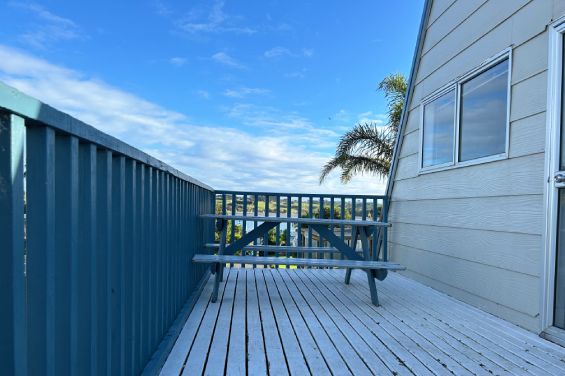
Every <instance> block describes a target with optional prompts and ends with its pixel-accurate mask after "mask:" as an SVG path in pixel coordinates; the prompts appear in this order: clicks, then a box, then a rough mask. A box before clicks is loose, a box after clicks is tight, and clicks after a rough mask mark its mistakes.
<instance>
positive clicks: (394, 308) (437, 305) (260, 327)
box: [161, 268, 565, 375]
mask: <svg viewBox="0 0 565 376" xmlns="http://www.w3.org/2000/svg"><path fill="white" fill-rule="evenodd" d="M343 277H344V271H343V270H336V269H269V268H265V269H239V268H232V269H229V268H226V269H225V280H224V282H222V283H221V285H220V291H219V298H218V302H217V303H211V302H210V291H209V290H210V288H211V285H212V279H210V280H209V281H208V283H207V285H206V286H205V288H204V290H203V293H202V295H201V296H200V297H199V299H198V301H197V303H196V305H195V307H194V309H193V311H192V312H191V314H190V316H189V318H188V320H187V322H186V324H185V327H184V328H183V330H182V332H181V334H180V336H179V338H178V339H177V343H176V344H175V346H174V348H173V349H172V351H171V353H170V355H169V358H168V359H167V362H166V363H165V366H164V367H163V369H162V370H161V375H179V373H181V372H184V374H187V375H192V374H202V373H203V371H205V373H207V374H223V373H224V372H225V373H226V374H230V375H238V374H245V372H246V371H247V372H248V374H249V375H264V374H266V373H267V372H269V373H270V374H271V375H273V374H277V375H279V374H283V375H284V374H314V375H318V374H330V373H332V374H334V375H338V374H339V375H342V374H360V375H364V374H367V375H368V374H379V375H381V374H382V375H386V374H393V372H394V373H396V374H398V375H410V374H416V375H425V374H429V375H444V374H456V375H469V374H477V375H512V374H524V375H557V374H565V350H564V349H563V348H561V347H559V346H557V345H555V344H553V343H551V342H548V341H546V340H544V339H542V338H540V337H538V336H536V335H535V334H533V333H530V332H527V331H525V330H523V329H521V328H518V327H516V326H514V325H512V324H510V323H508V322H506V321H503V320H501V319H498V318H496V317H494V316H492V315H489V314H487V313H485V312H483V311H480V310H478V309H476V308H474V307H471V306H468V305H466V304H465V303H462V302H459V301H457V300H455V299H453V298H450V297H449V296H447V295H445V294H442V293H440V292H437V291H435V290H433V289H431V288H428V287H425V286H423V285H421V284H419V283H417V282H415V281H412V280H410V279H408V278H405V277H402V276H399V275H397V274H396V273H390V274H389V277H388V278H387V279H386V280H385V281H383V282H377V289H378V291H379V298H380V302H381V306H380V307H375V306H373V305H372V304H371V301H370V296H369V291H368V288H367V281H366V274H365V273H364V272H355V273H353V275H352V278H351V284H350V285H345V284H344V283H343Z"/></svg>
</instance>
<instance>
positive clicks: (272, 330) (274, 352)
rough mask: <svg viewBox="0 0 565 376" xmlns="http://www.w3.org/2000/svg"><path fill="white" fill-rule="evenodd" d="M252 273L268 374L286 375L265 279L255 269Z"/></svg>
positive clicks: (284, 360) (283, 355)
mask: <svg viewBox="0 0 565 376" xmlns="http://www.w3.org/2000/svg"><path fill="white" fill-rule="evenodd" d="M254 272H255V281H256V283H257V295H258V297H259V311H260V312H261V322H262V323H263V334H264V336H263V338H264V340H265V350H266V353H267V366H268V368H269V373H270V374H273V375H288V374H289V372H288V371H289V369H288V368H287V364H286V358H285V351H284V348H283V345H282V341H281V337H280V334H279V330H278V327H277V322H276V320H275V315H274V313H273V307H272V306H271V302H270V299H269V293H268V292H267V286H266V285H265V279H264V278H263V272H262V270H257V269H255V270H254ZM288 351H296V349H288Z"/></svg>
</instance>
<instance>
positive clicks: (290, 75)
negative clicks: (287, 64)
mask: <svg viewBox="0 0 565 376" xmlns="http://www.w3.org/2000/svg"><path fill="white" fill-rule="evenodd" d="M306 71H307V70H306V68H302V69H301V70H299V71H295V72H289V73H285V75H284V76H285V77H286V78H304V77H306Z"/></svg>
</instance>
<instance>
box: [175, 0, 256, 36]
mask: <svg viewBox="0 0 565 376" xmlns="http://www.w3.org/2000/svg"><path fill="white" fill-rule="evenodd" d="M203 13H204V12H202V11H198V10H193V11H191V12H189V13H188V14H187V15H186V17H185V18H184V19H181V20H178V21H177V22H176V24H177V27H178V28H179V29H181V30H183V31H186V32H188V33H191V34H196V33H226V32H227V33H236V34H248V35H251V34H254V33H255V32H256V30H255V29H253V28H250V27H247V26H242V25H240V24H239V22H238V20H240V19H241V17H236V16H231V15H228V14H227V13H226V12H224V2H223V1H215V2H214V4H213V5H212V8H211V9H210V10H209V11H208V12H207V13H205V14H203Z"/></svg>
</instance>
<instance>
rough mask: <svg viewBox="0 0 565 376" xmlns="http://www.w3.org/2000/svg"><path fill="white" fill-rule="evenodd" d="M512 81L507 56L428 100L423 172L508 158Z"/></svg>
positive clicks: (423, 120) (422, 149) (422, 151)
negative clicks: (510, 87) (509, 106)
mask: <svg viewBox="0 0 565 376" xmlns="http://www.w3.org/2000/svg"><path fill="white" fill-rule="evenodd" d="M509 82H510V53H509V52H505V53H504V54H501V55H500V56H499V57H497V58H495V59H493V61H492V62H491V63H489V64H488V65H487V66H485V67H481V68H480V69H477V70H476V71H474V72H471V73H470V74H468V75H467V76H465V77H463V78H462V79H460V80H459V81H457V82H455V83H453V84H452V85H451V86H450V87H448V88H447V89H442V91H441V92H440V93H438V94H433V95H432V96H431V99H426V100H424V102H423V104H422V122H423V124H422V138H421V143H422V148H421V166H420V167H421V169H422V170H428V169H437V168H440V167H447V166H457V165H459V164H470V163H480V162H483V161H485V160H492V159H496V158H504V157H506V153H507V137H508V136H507V135H508V103H509V92H508V90H509ZM446 90H447V91H446ZM456 114H457V115H456Z"/></svg>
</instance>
